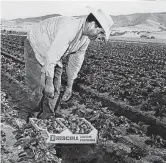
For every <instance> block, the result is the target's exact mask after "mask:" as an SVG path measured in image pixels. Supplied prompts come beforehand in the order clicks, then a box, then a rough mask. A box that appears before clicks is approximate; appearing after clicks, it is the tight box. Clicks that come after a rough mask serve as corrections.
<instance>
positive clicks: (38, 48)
mask: <svg viewBox="0 0 166 163" xmlns="http://www.w3.org/2000/svg"><path fill="white" fill-rule="evenodd" d="M84 24H85V18H81V19H77V18H74V17H66V16H59V17H53V18H49V19H46V20H44V21H42V22H40V23H38V24H37V25H35V26H34V27H33V28H31V30H30V31H29V33H28V39H29V41H30V44H31V46H32V48H33V50H34V52H35V56H36V59H37V60H38V62H39V63H40V64H41V65H42V66H43V68H42V72H45V73H46V76H50V77H52V78H53V77H54V67H55V66H56V65H57V64H58V65H59V66H61V67H62V63H61V59H62V58H63V57H66V56H67V55H68V54H70V56H69V62H68V66H67V71H66V72H67V76H68V78H71V79H75V78H76V77H77V74H78V72H79V70H80V68H81V66H82V63H83V61H84V56H85V52H86V49H87V47H88V45H89V42H90V40H89V38H88V37H87V36H85V35H82V30H83V26H84Z"/></svg>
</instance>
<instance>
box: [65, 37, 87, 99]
mask: <svg viewBox="0 0 166 163" xmlns="http://www.w3.org/2000/svg"><path fill="white" fill-rule="evenodd" d="M89 42H90V40H89V39H87V40H86V42H85V43H84V45H83V46H82V47H81V49H80V50H79V51H78V52H76V53H74V54H71V55H70V58H69V62H68V66H67V69H66V73H67V87H66V91H65V93H64V96H63V100H64V101H66V100H68V99H69V98H70V96H71V93H72V87H73V83H74V80H75V79H76V77H77V75H78V72H79V71H80V69H81V66H82V64H83V61H84V57H85V52H86V49H87V47H88V45H89Z"/></svg>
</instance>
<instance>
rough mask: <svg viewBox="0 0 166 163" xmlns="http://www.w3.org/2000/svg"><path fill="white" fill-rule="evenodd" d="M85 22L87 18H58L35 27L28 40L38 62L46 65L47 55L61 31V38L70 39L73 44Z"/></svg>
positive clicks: (47, 20) (50, 19)
mask: <svg viewBox="0 0 166 163" xmlns="http://www.w3.org/2000/svg"><path fill="white" fill-rule="evenodd" d="M84 20H85V18H81V19H76V18H74V17H67V16H58V17H53V18H49V19H46V20H44V21H41V22H40V23H38V24H36V25H35V26H33V27H32V28H31V30H30V31H29V33H28V40H29V41H30V44H31V46H32V47H33V49H34V51H35V55H36V58H37V60H38V61H39V62H40V63H41V64H42V65H44V63H43V61H44V60H45V55H46V53H47V52H48V50H49V48H50V46H51V44H52V42H53V41H54V40H55V38H56V35H57V33H58V32H60V31H61V33H62V34H61V37H69V38H70V39H71V40H70V39H69V41H70V42H72V41H73V39H74V37H75V36H76V34H77V33H78V32H79V30H80V28H81V25H82V23H83V21H84ZM70 42H69V44H70ZM62 45H63V42H62Z"/></svg>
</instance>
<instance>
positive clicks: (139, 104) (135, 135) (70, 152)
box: [1, 35, 166, 163]
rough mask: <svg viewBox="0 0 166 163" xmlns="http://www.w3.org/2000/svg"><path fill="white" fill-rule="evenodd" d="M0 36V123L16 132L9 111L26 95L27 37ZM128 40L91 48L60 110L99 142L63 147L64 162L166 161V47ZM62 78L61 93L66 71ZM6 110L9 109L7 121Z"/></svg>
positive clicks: (19, 104) (20, 102)
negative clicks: (82, 122)
mask: <svg viewBox="0 0 166 163" xmlns="http://www.w3.org/2000/svg"><path fill="white" fill-rule="evenodd" d="M1 38H2V47H1V53H2V58H1V62H2V66H1V67H2V84H1V85H2V92H3V98H4V101H3V102H2V105H3V108H2V116H1V117H2V118H1V119H2V123H3V124H5V125H6V124H7V125H11V126H13V128H14V129H15V128H16V126H17V124H16V125H13V123H11V122H12V120H13V119H14V118H15V117H17V118H18V119H19V116H18V115H17V114H16V115H14V114H13V113H12V110H15V109H16V108H17V110H20V109H22V108H24V107H26V106H24V104H23V102H22V101H24V100H25V101H26V98H27V96H28V94H27V92H26V91H25V90H26V89H25V85H24V76H25V74H24V73H25V72H24V70H25V65H24V58H23V48H24V45H23V41H24V39H25V37H22V36H16V35H11V36H10V35H2V36H1ZM130 41H131V40H128V41H127V42H126V41H124V40H123V41H116V40H113V41H111V40H110V42H109V43H108V44H107V45H105V44H103V43H102V42H100V41H99V42H91V44H90V45H89V47H88V49H87V52H86V58H85V61H84V64H83V67H82V69H81V71H80V73H79V75H78V78H77V79H76V81H75V84H74V90H73V97H72V98H71V100H70V101H68V102H66V103H65V102H61V103H60V105H59V107H58V109H59V110H60V112H61V114H62V115H72V114H73V115H78V116H79V117H84V118H86V119H87V120H88V121H90V122H91V123H92V124H93V125H94V127H96V128H97V130H98V131H99V141H98V144H97V145H96V146H88V145H85V146H79V145H77V146H74V145H73V146H68V147H67V146H62V149H63V150H62V159H63V160H64V163H83V162H89V163H91V162H94V163H101V162H104V163H110V162H112V163H117V162H119V163H145V162H146V163H156V162H161V163H164V162H165V161H166V136H165V135H166V110H165V108H166V85H165V83H166V45H165V44H160V43H154V42H153V43H150V42H149V43H141V42H137V41H136V42H130ZM64 64H66V60H64ZM64 71H65V70H64ZM62 79H63V80H62V81H63V82H62V83H63V87H62V93H63V89H64V86H65V83H66V76H65V73H63V78H62ZM6 102H7V103H8V105H6ZM4 110H7V111H8V114H9V115H10V116H8V118H6V113H5V112H4ZM16 112H17V111H16ZM17 127H18V126H17ZM3 143H4V144H5V139H4V142H3ZM11 148H12V147H11ZM2 149H3V153H2V155H3V158H4V159H5V157H6V156H7V155H8V158H10V159H12V153H11V154H10V153H8V154H6V153H7V152H6V151H5V150H6V149H5V148H4V147H3V148H2ZM26 161H27V162H28V163H30V162H33V160H31V159H29V160H26Z"/></svg>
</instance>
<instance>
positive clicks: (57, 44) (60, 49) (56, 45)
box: [44, 27, 71, 98]
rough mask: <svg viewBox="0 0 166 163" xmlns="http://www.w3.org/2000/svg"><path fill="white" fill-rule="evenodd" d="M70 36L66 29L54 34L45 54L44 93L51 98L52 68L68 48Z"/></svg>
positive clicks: (52, 92)
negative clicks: (53, 38)
mask: <svg viewBox="0 0 166 163" xmlns="http://www.w3.org/2000/svg"><path fill="white" fill-rule="evenodd" d="M69 33H70V34H69ZM70 35H71V32H70V31H69V30H68V29H67V27H62V28H61V29H60V30H59V31H58V33H57V34H56V37H55V40H54V41H53V43H52V45H51V47H50V49H49V50H48V52H47V54H46V62H47V63H46V65H45V67H44V69H45V73H46V87H45V93H46V94H47V95H48V96H49V97H52V98H53V97H54V85H53V78H54V68H55V66H56V64H57V62H58V61H59V60H60V59H61V57H62V56H63V55H64V53H65V51H66V50H67V48H68V46H69V42H70V39H71V36H70Z"/></svg>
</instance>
